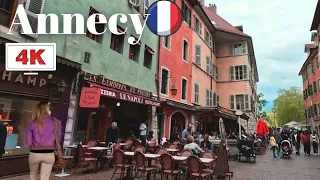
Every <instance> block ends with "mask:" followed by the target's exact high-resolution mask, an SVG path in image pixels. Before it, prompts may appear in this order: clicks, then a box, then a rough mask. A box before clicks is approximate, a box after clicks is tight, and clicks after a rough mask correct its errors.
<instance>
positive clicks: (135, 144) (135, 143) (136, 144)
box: [133, 139, 141, 147]
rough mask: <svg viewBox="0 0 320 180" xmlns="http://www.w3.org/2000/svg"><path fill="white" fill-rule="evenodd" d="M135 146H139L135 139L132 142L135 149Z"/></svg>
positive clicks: (139, 143)
mask: <svg viewBox="0 0 320 180" xmlns="http://www.w3.org/2000/svg"><path fill="white" fill-rule="evenodd" d="M136 146H141V142H140V141H139V140H137V139H134V140H133V147H136Z"/></svg>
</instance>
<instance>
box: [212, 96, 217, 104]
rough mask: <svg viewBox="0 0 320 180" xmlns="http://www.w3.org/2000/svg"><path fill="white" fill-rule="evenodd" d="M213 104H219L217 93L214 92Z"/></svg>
mask: <svg viewBox="0 0 320 180" xmlns="http://www.w3.org/2000/svg"><path fill="white" fill-rule="evenodd" d="M212 101H213V106H217V94H216V93H213V100H212Z"/></svg>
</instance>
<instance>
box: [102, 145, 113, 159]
mask: <svg viewBox="0 0 320 180" xmlns="http://www.w3.org/2000/svg"><path fill="white" fill-rule="evenodd" d="M107 148H108V149H107V150H106V154H105V155H102V156H101V158H103V159H105V160H106V162H107V164H108V163H109V162H110V161H111V160H112V159H113V143H112V142H110V143H109V144H108V146H107Z"/></svg>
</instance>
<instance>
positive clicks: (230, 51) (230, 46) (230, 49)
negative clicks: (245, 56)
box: [229, 44, 234, 56]
mask: <svg viewBox="0 0 320 180" xmlns="http://www.w3.org/2000/svg"><path fill="white" fill-rule="evenodd" d="M233 54H234V52H233V44H230V45H229V55H230V56H233Z"/></svg>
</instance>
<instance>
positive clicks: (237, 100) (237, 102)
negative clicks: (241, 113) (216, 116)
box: [230, 94, 250, 110]
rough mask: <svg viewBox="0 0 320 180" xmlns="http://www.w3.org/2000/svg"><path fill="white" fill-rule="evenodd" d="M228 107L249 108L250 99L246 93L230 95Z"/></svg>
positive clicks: (235, 108) (236, 108)
mask: <svg viewBox="0 0 320 180" xmlns="http://www.w3.org/2000/svg"><path fill="white" fill-rule="evenodd" d="M230 109H232V110H250V100H249V95H248V94H240V95H231V96H230Z"/></svg>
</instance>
